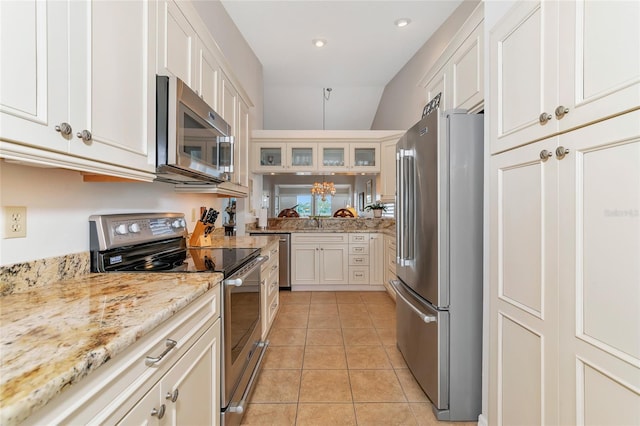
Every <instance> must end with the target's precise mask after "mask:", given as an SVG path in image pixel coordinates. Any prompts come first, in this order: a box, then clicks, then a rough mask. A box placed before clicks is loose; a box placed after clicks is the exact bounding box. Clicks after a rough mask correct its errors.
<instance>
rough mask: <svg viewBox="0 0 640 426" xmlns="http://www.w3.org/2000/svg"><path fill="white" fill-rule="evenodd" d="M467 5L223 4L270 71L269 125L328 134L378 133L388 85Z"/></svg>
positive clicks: (455, 1) (444, 1) (370, 0)
mask: <svg viewBox="0 0 640 426" xmlns="http://www.w3.org/2000/svg"><path fill="white" fill-rule="evenodd" d="M460 3H461V0H414V1H401V0H398V1H382V0H355V1H338V0H287V1H272V0H257V1H251V0H222V4H223V6H224V7H225V9H226V10H227V12H228V13H229V15H230V16H231V19H232V20H233V21H234V22H235V24H236V26H237V27H238V29H239V30H240V32H241V33H242V34H243V36H244V37H245V39H246V40H247V42H248V43H249V45H250V46H251V48H252V50H253V51H254V53H255V54H256V56H257V57H258V59H259V60H260V62H261V63H262V66H263V71H264V128H265V129H323V128H324V129H327V130H331V129H337V130H345V129H347V130H349V129H353V130H361V129H365V130H366V129H370V128H371V123H372V121H373V118H374V116H375V113H376V110H377V107H378V103H379V102H380V97H381V96H382V92H383V90H384V87H385V86H386V84H387V83H388V82H389V81H390V80H391V79H392V78H393V77H394V76H395V74H396V73H397V72H398V71H399V70H400V69H401V68H402V67H403V66H404V65H405V64H406V63H407V62H408V61H409V60H410V59H411V57H412V56H413V55H414V54H415V53H416V51H417V50H418V49H419V48H420V47H421V46H422V45H423V44H424V43H425V42H426V41H427V40H428V39H429V37H430V36H431V35H432V34H433V32H434V31H435V30H436V29H437V28H438V27H439V26H440V25H441V24H442V23H443V22H444V21H445V20H446V19H447V17H449V15H451V13H452V12H453V11H454V10H455V9H456V7H458V6H459V5H460ZM402 18H408V19H409V20H410V21H411V22H410V24H409V25H407V26H405V27H398V26H396V25H395V24H394V22H395V21H396V20H398V19H402ZM314 39H322V40H324V41H326V45H325V46H324V47H322V48H318V47H316V46H315V45H314V44H313V43H312V40H314ZM326 88H331V89H332V90H331V92H328V91H326V90H325V89H326Z"/></svg>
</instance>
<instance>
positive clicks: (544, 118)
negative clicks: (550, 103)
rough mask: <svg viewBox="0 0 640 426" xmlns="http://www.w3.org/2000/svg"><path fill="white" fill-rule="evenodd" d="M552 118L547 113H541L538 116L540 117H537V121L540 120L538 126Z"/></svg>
mask: <svg viewBox="0 0 640 426" xmlns="http://www.w3.org/2000/svg"><path fill="white" fill-rule="evenodd" d="M552 118H553V116H552V115H551V114H549V113H547V112H543V113H542V114H540V117H538V119H539V120H540V124H546V123H547V121H549V120H551V119H552Z"/></svg>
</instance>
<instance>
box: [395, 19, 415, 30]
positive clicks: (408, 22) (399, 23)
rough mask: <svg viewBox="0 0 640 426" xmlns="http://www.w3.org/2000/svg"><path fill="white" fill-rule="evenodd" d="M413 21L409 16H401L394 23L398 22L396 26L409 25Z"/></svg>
mask: <svg viewBox="0 0 640 426" xmlns="http://www.w3.org/2000/svg"><path fill="white" fill-rule="evenodd" d="M410 23H411V19H409V18H400V19H397V20H396V22H394V24H396V27H400V28H402V27H406V26H407V25H409V24H410Z"/></svg>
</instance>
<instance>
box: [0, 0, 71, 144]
mask: <svg viewBox="0 0 640 426" xmlns="http://www.w3.org/2000/svg"><path fill="white" fill-rule="evenodd" d="M68 15H69V4H68V2H64V1H58V2H49V3H46V2H42V1H2V2H0V87H1V88H2V90H0V139H2V140H9V141H16V142H19V143H25V144H29V145H34V146H38V147H43V148H45V149H47V150H51V151H58V152H67V151H68V148H69V140H70V139H71V137H65V136H63V135H62V134H60V133H56V131H55V126H57V125H60V124H61V123H63V122H68V121H69V116H68V111H69V107H68V105H69V104H68V102H69V98H68V90H69V85H68V80H69V76H68V73H69V63H68V60H67V58H68V57H69V50H68V44H69V28H70V26H69V25H68V22H69V16H68Z"/></svg>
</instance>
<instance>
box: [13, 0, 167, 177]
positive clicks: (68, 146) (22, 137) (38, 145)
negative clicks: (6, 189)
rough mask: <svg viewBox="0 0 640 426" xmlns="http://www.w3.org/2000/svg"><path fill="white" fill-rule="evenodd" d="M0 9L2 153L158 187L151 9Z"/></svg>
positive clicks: (128, 5)
mask: <svg viewBox="0 0 640 426" xmlns="http://www.w3.org/2000/svg"><path fill="white" fill-rule="evenodd" d="M0 7H1V9H2V10H1V13H0V15H1V16H2V49H1V50H2V70H1V72H0V74H1V75H2V88H3V90H2V95H0V96H1V99H0V103H1V104H2V107H1V120H2V121H1V126H0V127H1V130H0V131H1V134H0V139H2V141H4V142H2V143H1V145H0V146H1V148H0V155H1V156H2V157H5V158H11V159H14V160H18V161H24V162H27V163H36V164H44V165H50V166H58V167H64V168H70V169H75V170H82V171H86V172H93V173H100V174H107V175H114V176H120V177H126V178H134V179H141V180H152V179H153V177H154V176H153V175H152V174H151V173H152V172H153V171H154V170H155V125H154V117H155V114H151V112H152V111H151V110H149V108H151V109H153V105H154V104H155V71H154V70H155V67H154V63H155V38H154V35H155V3H153V2H74V1H71V2H62V1H51V2H40V1H33V2H30V1H25V2H2V3H1V5H0ZM43 29H46V30H45V31H42V30H43ZM25 53H26V54H25ZM125 65H126V66H125ZM150 114H151V115H150ZM150 118H151V120H150Z"/></svg>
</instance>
